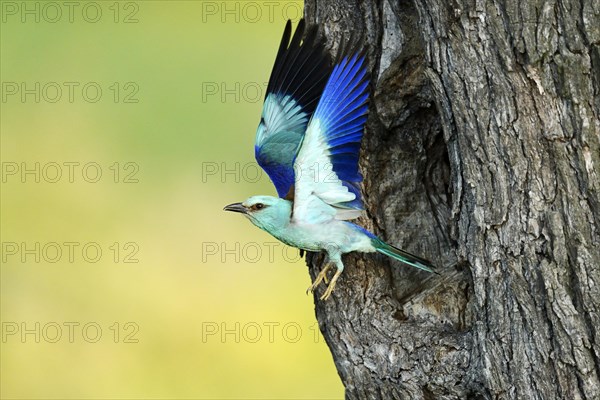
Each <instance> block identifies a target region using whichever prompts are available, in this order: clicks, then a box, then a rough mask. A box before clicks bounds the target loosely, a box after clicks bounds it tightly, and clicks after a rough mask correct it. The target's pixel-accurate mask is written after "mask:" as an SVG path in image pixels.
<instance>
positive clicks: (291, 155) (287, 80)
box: [224, 20, 433, 300]
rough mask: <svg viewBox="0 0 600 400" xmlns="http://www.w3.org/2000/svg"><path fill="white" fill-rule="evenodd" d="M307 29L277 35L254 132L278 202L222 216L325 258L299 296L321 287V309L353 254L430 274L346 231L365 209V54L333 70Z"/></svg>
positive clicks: (349, 51)
mask: <svg viewBox="0 0 600 400" xmlns="http://www.w3.org/2000/svg"><path fill="white" fill-rule="evenodd" d="M305 28H306V27H305V22H304V20H300V22H299V23H298V26H297V28H296V31H295V32H294V35H293V36H292V25H291V22H290V21H288V22H287V24H286V26H285V30H284V32H283V38H282V39H281V44H280V45H279V51H278V52H277V57H276V58H275V64H274V66H273V70H272V72H271V77H270V79H269V84H268V86H267V93H266V96H265V101H264V105H263V110H262V115H261V119H260V123H259V125H258V130H257V132H256V144H255V147H254V151H255V157H256V161H257V162H258V164H259V165H260V166H261V167H262V168H263V169H264V170H265V172H266V173H267V174H268V175H269V177H270V178H271V181H272V182H273V184H274V185H275V188H276V189H277V194H278V197H273V196H253V197H250V198H248V199H247V200H246V201H244V202H242V203H234V204H230V205H228V206H226V207H225V208H224V209H225V210H226V211H234V212H238V213H241V214H243V215H244V216H245V217H246V218H248V219H249V220H250V222H252V223H253V224H254V225H256V226H257V227H259V228H260V229H263V230H265V231H267V232H268V233H270V234H271V235H273V236H274V237H275V238H277V239H278V240H280V241H281V242H283V243H285V244H287V245H289V246H292V247H296V248H298V249H300V252H301V254H302V252H303V251H304V250H307V251H313V252H321V251H322V252H325V255H326V257H327V263H326V264H325V267H324V268H323V269H322V271H321V272H320V273H319V275H318V276H317V278H316V279H315V281H314V282H313V284H312V285H311V286H310V287H309V288H308V290H307V292H308V291H310V292H314V290H315V289H316V288H317V287H318V286H319V285H320V284H321V282H323V281H325V283H326V284H327V283H328V285H327V288H326V290H325V292H324V293H323V295H322V296H321V299H322V300H325V299H327V298H329V296H330V295H331V293H332V292H333V290H334V288H335V285H336V282H337V281H338V279H339V277H340V275H341V273H342V271H343V270H344V263H343V261H342V255H343V254H346V253H350V252H353V251H359V252H365V253H370V252H380V253H383V254H385V255H387V256H390V257H392V258H394V259H396V260H399V261H401V262H403V263H405V264H408V265H410V266H413V267H416V268H420V269H422V270H425V271H429V272H433V271H432V269H431V268H432V265H431V263H430V262H429V261H427V260H425V259H423V258H420V257H417V256H414V255H412V254H410V253H407V252H406V251H403V250H400V249H399V248H396V247H394V246H391V245H389V244H387V243H385V242H384V241H382V240H381V239H379V238H378V237H376V236H375V235H373V234H372V233H371V232H369V231H367V230H366V229H364V228H362V227H360V226H358V225H355V224H353V223H352V222H349V221H350V220H352V219H355V218H357V217H359V216H360V215H361V211H362V210H363V205H362V201H361V196H360V188H359V183H360V182H361V181H362V176H361V174H360V173H359V171H358V157H359V151H360V143H361V139H362V135H363V129H364V125H365V122H366V120H367V112H368V101H369V75H368V73H367V62H366V57H365V51H364V50H361V49H359V48H358V47H357V46H356V44H353V43H352V41H348V43H346V44H345V45H340V50H339V51H338V56H337V57H336V59H335V61H334V62H331V60H330V57H329V54H328V52H327V51H326V49H325V43H324V40H323V38H322V37H321V36H319V35H318V32H317V27H316V26H312V27H310V28H308V29H305ZM290 39H291V40H290ZM332 266H335V274H334V275H333V277H332V278H331V280H330V281H329V280H328V277H327V273H328V271H329V270H330V269H331V268H332Z"/></svg>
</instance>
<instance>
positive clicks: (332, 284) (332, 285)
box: [321, 269, 342, 300]
mask: <svg viewBox="0 0 600 400" xmlns="http://www.w3.org/2000/svg"><path fill="white" fill-rule="evenodd" d="M341 274H342V271H340V270H339V269H338V270H337V271H336V272H335V275H334V276H333V278H332V279H331V282H330V283H329V285H328V286H327V290H325V293H323V296H321V300H327V299H328V298H329V296H331V293H333V289H335V283H336V281H337V279H338V278H339V276H340V275H341Z"/></svg>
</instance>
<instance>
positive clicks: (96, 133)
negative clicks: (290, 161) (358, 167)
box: [0, 1, 343, 399]
mask: <svg viewBox="0 0 600 400" xmlns="http://www.w3.org/2000/svg"><path fill="white" fill-rule="evenodd" d="M1 7H2V24H1V30H0V35H1V37H0V42H1V43H0V44H1V50H0V51H1V54H0V56H1V65H0V67H1V70H0V73H1V81H2V102H1V104H0V105H1V110H0V120H1V158H2V186H1V189H2V190H1V231H0V233H1V236H2V238H1V240H2V267H1V301H2V302H1V308H0V311H1V320H2V342H1V343H0V344H1V365H0V368H1V369H0V373H1V376H0V380H1V381H0V388H1V393H0V394H1V397H2V398H20V399H25V398H27V399H34V398H78V399H80V398H81V399H83V398H90V399H91V398H94V399H96V398H103V399H109V398H135V399H171V398H173V399H175V398H177V399H179V398H194V399H196V398H197V399H209V398H211V399H212V398H215V399H238V398H239V399H241V398H254V399H262V398H282V399H297V398H303V399H313V398H315V399H316V398H319V399H322V398H342V397H343V387H342V385H341V383H340V381H339V377H338V376H337V373H336V371H335V367H334V364H333V360H332V358H331V355H330V353H329V351H328V349H327V346H326V344H325V342H324V340H323V338H322V336H320V334H319V333H318V328H317V325H316V320H315V316H314V305H313V299H312V296H306V295H305V294H304V292H305V290H306V288H307V287H308V286H309V284H310V279H309V276H308V273H307V268H306V267H305V264H304V261H303V260H301V259H300V258H299V256H298V254H297V251H296V250H294V249H290V248H287V247H285V246H283V245H281V244H279V243H277V242H276V241H275V239H273V238H272V237H270V236H268V235H267V234H266V233H264V232H262V231H260V230H258V229H257V228H255V227H253V226H252V225H251V224H250V223H249V222H248V221H246V220H245V219H244V218H242V217H241V216H239V215H235V214H229V213H225V212H223V211H222V208H223V206H224V205H226V204H229V203H232V202H236V201H241V200H243V199H245V198H246V197H248V196H250V195H253V194H275V190H274V188H273V187H272V185H271V183H270V182H269V180H268V178H267V176H266V174H264V173H262V174H260V175H259V176H258V177H257V173H258V170H257V168H256V164H255V163H254V156H253V151H254V147H253V141H254V133H255V129H256V126H257V124H258V121H259V116H260V110H261V106H262V99H263V96H264V90H265V88H266V82H267V80H268V77H269V74H270V71H271V67H272V65H273V61H274V57H275V54H276V51H277V47H278V44H279V40H280V37H281V33H282V30H283V26H284V24H285V21H286V20H287V18H291V19H292V20H293V21H294V22H297V20H298V18H299V17H300V16H301V12H302V3H301V2H289V1H281V2H277V1H265V2H254V1H249V2H244V1H241V2H236V1H227V2H223V1H217V2H213V1H134V2H114V1H98V2H78V1H74V2H70V3H69V2H49V3H48V2H38V1H29V2H21V1H18V2H17V1H2V2H1ZM261 172H262V171H261Z"/></svg>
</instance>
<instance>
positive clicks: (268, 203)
mask: <svg viewBox="0 0 600 400" xmlns="http://www.w3.org/2000/svg"><path fill="white" fill-rule="evenodd" d="M223 210H225V211H233V212H239V213H242V214H244V216H245V217H246V218H248V219H249V220H250V222H252V223H253V224H254V225H256V226H258V227H259V228H261V229H263V230H265V231H267V232H270V233H272V232H273V231H274V230H277V229H279V228H282V227H283V226H285V225H286V224H288V223H289V221H290V216H291V214H292V203H291V202H290V201H288V200H285V199H280V198H279V197H273V196H252V197H249V198H248V199H246V201H244V202H242V203H233V204H230V205H228V206H225V208H223Z"/></svg>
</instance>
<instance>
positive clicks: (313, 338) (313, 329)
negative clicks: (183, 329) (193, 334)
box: [201, 321, 323, 343]
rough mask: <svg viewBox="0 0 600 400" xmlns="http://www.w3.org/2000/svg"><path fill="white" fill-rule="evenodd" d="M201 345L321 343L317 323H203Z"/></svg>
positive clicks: (321, 337)
mask: <svg viewBox="0 0 600 400" xmlns="http://www.w3.org/2000/svg"><path fill="white" fill-rule="evenodd" d="M201 340H202V343H277V342H281V343H298V342H300V341H302V340H304V341H310V342H312V343H323V336H322V335H321V331H320V330H319V324H318V323H317V322H315V323H313V324H310V325H306V324H303V323H299V322H294V321H285V322H274V321H263V322H255V321H244V322H223V321H221V322H216V321H204V322H202V325H201Z"/></svg>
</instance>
